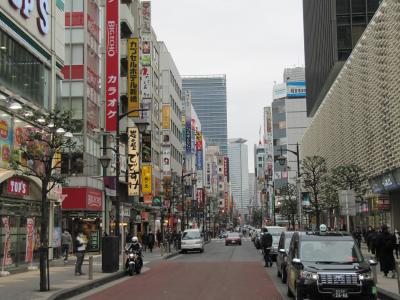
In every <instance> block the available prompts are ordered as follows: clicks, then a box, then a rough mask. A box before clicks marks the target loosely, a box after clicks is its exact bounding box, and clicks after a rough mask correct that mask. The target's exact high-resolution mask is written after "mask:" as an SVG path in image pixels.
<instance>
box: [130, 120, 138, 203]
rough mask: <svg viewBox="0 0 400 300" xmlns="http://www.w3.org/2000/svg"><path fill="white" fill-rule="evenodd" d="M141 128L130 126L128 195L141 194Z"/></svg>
mask: <svg viewBox="0 0 400 300" xmlns="http://www.w3.org/2000/svg"><path fill="white" fill-rule="evenodd" d="M139 147H140V145H139V130H138V129H137V128H136V127H129V128H128V196H139V191H140V190H139V180H140V176H139V175H140V168H139V167H140V166H139Z"/></svg>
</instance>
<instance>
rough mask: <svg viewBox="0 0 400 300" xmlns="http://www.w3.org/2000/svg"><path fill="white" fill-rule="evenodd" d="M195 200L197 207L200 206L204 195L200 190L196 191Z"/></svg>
mask: <svg viewBox="0 0 400 300" xmlns="http://www.w3.org/2000/svg"><path fill="white" fill-rule="evenodd" d="M196 198H197V203H198V205H199V206H202V205H203V202H204V193H203V189H202V188H200V189H197V190H196Z"/></svg>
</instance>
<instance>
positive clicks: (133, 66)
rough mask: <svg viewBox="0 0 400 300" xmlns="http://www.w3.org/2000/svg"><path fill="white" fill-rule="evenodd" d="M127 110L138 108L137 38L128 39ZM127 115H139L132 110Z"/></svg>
mask: <svg viewBox="0 0 400 300" xmlns="http://www.w3.org/2000/svg"><path fill="white" fill-rule="evenodd" d="M127 81H128V111H132V110H135V109H138V108H140V101H139V39H138V38H130V39H128V78H127ZM129 117H139V112H137V111H136V112H132V113H130V114H129Z"/></svg>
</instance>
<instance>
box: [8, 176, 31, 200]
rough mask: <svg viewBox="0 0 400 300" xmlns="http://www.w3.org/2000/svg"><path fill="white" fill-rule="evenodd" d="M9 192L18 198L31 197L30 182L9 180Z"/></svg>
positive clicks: (15, 179) (16, 179) (17, 179)
mask: <svg viewBox="0 0 400 300" xmlns="http://www.w3.org/2000/svg"><path fill="white" fill-rule="evenodd" d="M7 192H9V193H11V194H15V195H18V196H28V195H29V182H28V181H25V180H23V179H20V178H14V177H13V178H11V179H9V180H8V184H7Z"/></svg>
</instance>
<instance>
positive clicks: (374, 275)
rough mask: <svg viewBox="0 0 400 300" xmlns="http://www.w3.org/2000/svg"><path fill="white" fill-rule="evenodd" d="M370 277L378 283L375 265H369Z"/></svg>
mask: <svg viewBox="0 0 400 300" xmlns="http://www.w3.org/2000/svg"><path fill="white" fill-rule="evenodd" d="M371 270H372V277H373V278H374V282H375V284H378V274H377V273H376V266H371Z"/></svg>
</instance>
